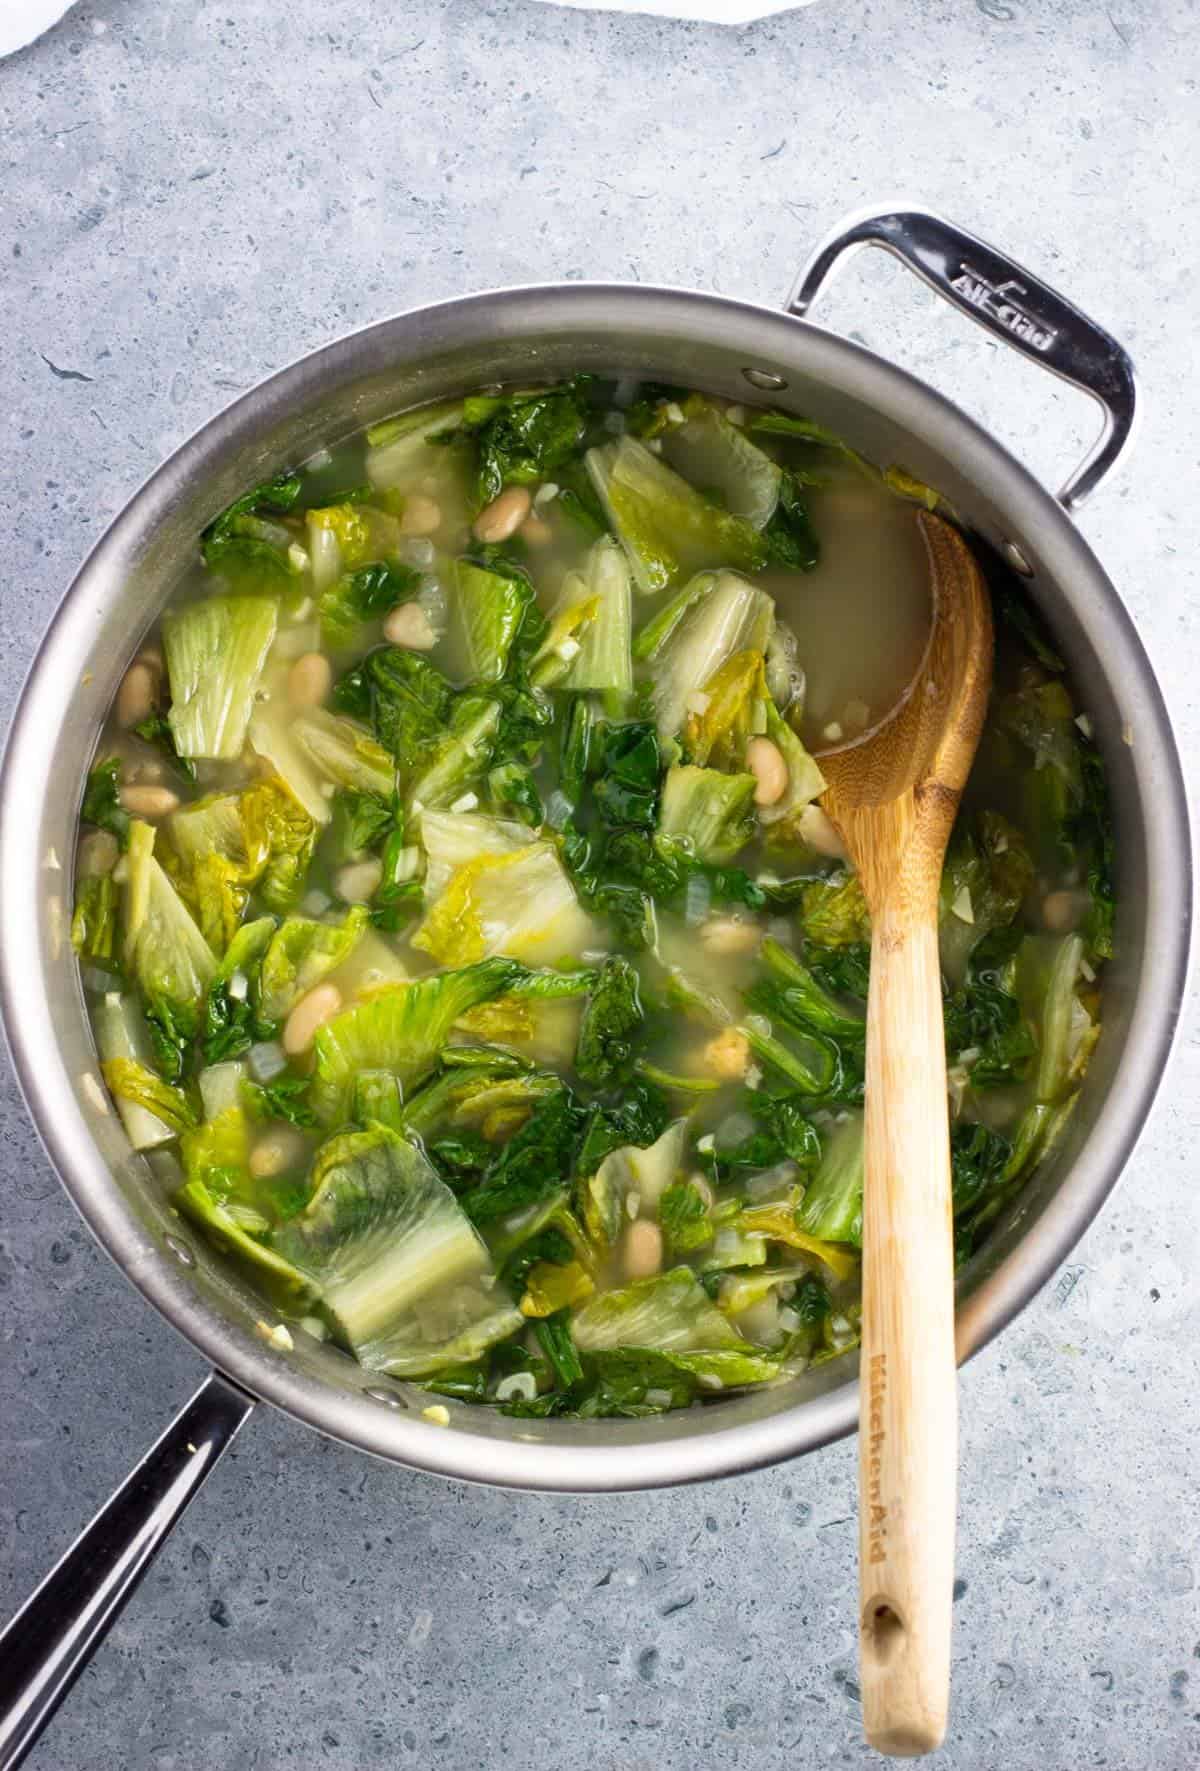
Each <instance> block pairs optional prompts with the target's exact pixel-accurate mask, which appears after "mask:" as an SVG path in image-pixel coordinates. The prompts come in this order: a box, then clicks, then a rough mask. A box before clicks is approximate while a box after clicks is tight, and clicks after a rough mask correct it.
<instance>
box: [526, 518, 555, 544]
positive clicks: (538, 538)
mask: <svg viewBox="0 0 1200 1771" xmlns="http://www.w3.org/2000/svg"><path fill="white" fill-rule="evenodd" d="M521 539H522V541H527V542H528V543H529V545H530V547H548V546H549V544H550V542H552V541H553V540H554V530H553V529H552V528H551V527H550V525H549V523H544V522H543V521H542V519H541V517H539V516H530V517H526V518H525V521H524V522H523V523H522V524H521Z"/></svg>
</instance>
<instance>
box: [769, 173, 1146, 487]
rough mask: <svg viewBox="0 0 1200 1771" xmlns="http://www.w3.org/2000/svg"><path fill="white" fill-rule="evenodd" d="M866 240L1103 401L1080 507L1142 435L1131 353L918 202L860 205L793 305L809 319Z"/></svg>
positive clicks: (1080, 478)
mask: <svg viewBox="0 0 1200 1771" xmlns="http://www.w3.org/2000/svg"><path fill="white" fill-rule="evenodd" d="M864 246H878V247H881V248H882V249H883V251H885V252H890V253H891V254H892V255H893V257H895V258H898V259H899V260H900V262H901V264H903V265H905V266H907V268H908V269H909V270H910V271H914V272H915V273H916V275H917V276H918V277H920V278H921V279H922V280H923V281H924V282H926V283H928V285H929V287H930V288H931V289H934V290H936V292H937V293H938V294H939V295H940V296H941V297H942V298H943V300H945V301H948V302H949V303H950V305H951V306H952V307H956V308H957V309H958V310H959V312H960V313H962V314H965V315H966V316H967V318H968V319H971V320H974V321H975V322H976V324H977V325H980V326H982V327H983V328H984V329H985V330H986V331H988V332H990V333H992V335H993V336H994V337H996V338H999V339H1000V340H1002V341H1003V343H1005V344H1007V345H1011V347H1012V348H1013V350H1016V351H1020V353H1021V355H1022V356H1024V357H1028V358H1029V360H1030V362H1032V363H1037V364H1039V365H1040V367H1041V368H1043V369H1049V370H1050V371H1051V373H1052V374H1054V375H1057V376H1059V377H1060V378H1061V379H1062V380H1063V381H1067V382H1070V384H1071V386H1072V387H1075V388H1078V389H1079V391H1080V393H1085V394H1088V395H1090V397H1091V398H1092V399H1093V400H1095V401H1096V403H1097V405H1098V406H1099V407H1100V410H1101V411H1102V413H1103V414H1104V429H1103V430H1102V431H1101V433H1100V436H1099V438H1098V440H1097V442H1096V443H1095V445H1094V447H1093V448H1092V449H1091V451H1090V452H1089V454H1088V455H1087V457H1086V458H1085V460H1083V461H1082V462H1081V463H1080V465H1079V466H1078V467H1077V468H1076V469H1075V472H1074V473H1073V474H1071V475H1070V476H1069V477H1068V479H1067V480H1066V482H1065V483H1064V485H1063V487H1062V489H1061V491H1060V492H1059V494H1058V497H1059V502H1060V503H1061V504H1062V505H1063V506H1064V508H1065V509H1067V510H1069V511H1074V510H1077V509H1078V508H1079V506H1080V505H1081V504H1082V503H1083V501H1084V499H1085V498H1088V497H1090V496H1091V494H1092V493H1093V492H1094V491H1095V490H1096V487H1097V486H1098V485H1099V484H1100V481H1101V480H1102V479H1103V478H1104V476H1105V474H1107V473H1108V471H1109V470H1110V468H1112V467H1114V466H1115V465H1116V462H1117V457H1118V456H1119V455H1120V454H1121V452H1122V450H1124V448H1125V447H1126V445H1127V444H1128V443H1129V441H1130V438H1131V437H1132V435H1133V427H1134V418H1135V415H1136V410H1137V385H1136V382H1135V379H1134V370H1133V364H1132V363H1131V361H1130V360H1129V354H1128V352H1127V351H1126V350H1125V349H1124V348H1123V347H1122V346H1121V345H1120V344H1118V343H1117V341H1116V339H1115V338H1114V337H1113V336H1112V335H1111V333H1109V332H1106V331H1105V329H1104V327H1103V326H1100V325H1097V323H1096V321H1095V320H1092V319H1089V317H1088V316H1087V314H1085V313H1083V312H1082V311H1081V310H1080V309H1079V308H1077V307H1076V306H1075V305H1074V303H1073V302H1070V301H1068V300H1067V298H1066V297H1065V296H1064V295H1060V294H1059V293H1058V291H1057V290H1055V289H1051V287H1050V285H1049V284H1048V283H1043V282H1042V280H1041V278H1040V277H1035V276H1034V275H1033V273H1032V271H1027V270H1025V269H1024V267H1023V266H1022V265H1019V264H1018V263H1017V262H1016V260H1015V259H1012V258H1009V257H1008V256H1007V255H1006V254H1005V253H1003V252H998V251H997V250H996V248H995V247H994V246H989V245H988V244H987V242H986V241H985V240H980V239H978V238H977V237H976V236H975V235H974V234H969V233H967V231H966V229H965V228H960V227H955V225H954V223H953V222H950V221H946V220H944V219H943V218H942V217H941V216H940V215H934V214H932V213H931V212H930V211H929V210H927V209H918V208H915V207H913V206H911V205H908V204H905V205H904V206H900V205H897V207H896V208H895V209H891V210H885V211H882V212H880V211H879V210H874V209H869V210H860V211H858V212H856V213H855V214H853V215H848V216H847V217H846V218H845V220H844V221H841V222H839V223H838V225H837V227H836V228H834V230H833V232H832V233H831V234H829V235H828V236H827V237H826V238H825V239H824V240H822V242H821V244H820V245H819V246H818V247H817V249H816V251H815V252H814V253H813V255H812V257H811V258H810V259H809V261H808V263H807V264H806V265H805V267H804V269H803V270H802V271H801V273H800V275H799V277H798V278H797V279H796V283H795V286H794V288H793V289H792V292H791V294H790V295H789V296H788V299H787V301H786V302H785V304H784V307H785V311H786V312H787V313H789V314H795V315H797V316H798V317H799V318H801V319H803V318H807V316H808V313H809V310H810V308H811V307H812V304H813V302H814V301H815V300H816V298H817V296H818V294H819V293H820V291H821V290H822V289H823V288H824V287H825V285H826V284H827V283H828V282H829V280H830V278H831V277H832V275H833V273H834V270H835V269H836V268H837V267H838V266H840V265H841V264H842V263H843V262H844V261H845V259H846V258H848V257H849V256H850V255H851V254H852V253H854V252H858V251H860V250H861V248H862V247H864Z"/></svg>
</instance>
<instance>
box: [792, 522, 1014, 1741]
mask: <svg viewBox="0 0 1200 1771" xmlns="http://www.w3.org/2000/svg"><path fill="white" fill-rule="evenodd" d="M917 521H918V523H919V525H920V529H921V533H922V535H923V537H924V540H925V546H926V549H927V552H928V555H929V568H930V578H931V588H932V623H931V627H930V633H929V640H928V644H927V646H926V649H925V653H924V656H923V658H922V660H921V663H920V665H919V667H918V669H917V672H916V675H915V676H914V678H913V680H912V683H911V684H910V686H909V688H908V690H907V691H906V692H905V695H904V697H903V698H902V700H901V701H900V702H899V704H898V705H897V706H896V707H895V709H894V710H893V711H892V713H891V714H889V716H888V717H887V718H886V719H885V720H884V721H883V722H882V723H881V724H880V725H878V726H876V727H874V728H873V729H872V730H871V731H870V732H868V733H866V734H865V735H864V737H862V738H861V739H859V740H858V741H857V742H855V743H852V744H846V745H841V746H839V747H838V748H836V749H833V750H829V751H825V752H823V753H822V755H821V758H820V762H821V768H822V771H823V773H824V775H825V778H826V781H827V782H828V789H827V791H826V792H825V794H824V795H823V796H822V804H823V806H824V808H825V811H826V813H827V814H828V816H829V817H830V818H831V819H832V820H833V822H834V824H835V825H836V826H837V828H838V830H839V832H840V834H841V837H842V840H843V842H844V844H845V847H846V851H847V854H848V855H849V858H850V860H851V862H852V863H853V865H854V867H855V868H856V870H857V872H858V874H859V877H860V879H861V881H862V885H863V890H864V892H865V894H866V899H867V904H868V907H869V909H870V912H871V983H870V993H869V998H868V1004H867V1055H866V1171H865V1183H864V1192H863V1293H862V1310H863V1313H862V1360H861V1380H860V1387H861V1396H862V1401H861V1405H860V1415H859V1502H860V1520H859V1587H860V1604H861V1610H860V1664H861V1675H862V1677H861V1684H862V1699H863V1725H864V1729H865V1732H866V1736H867V1739H868V1741H869V1742H870V1744H871V1745H872V1746H874V1747H875V1748H876V1749H877V1750H878V1751H880V1752H884V1753H891V1754H895V1755H898V1756H904V1757H908V1756H915V1755H917V1754H919V1753H925V1752H931V1751H932V1750H933V1749H934V1748H935V1747H937V1746H938V1745H940V1743H941V1741H942V1739H943V1736H944V1735H945V1731H946V1717H947V1711H948V1708H949V1689H950V1621H951V1602H952V1587H953V1581H954V1518H955V1501H956V1459H957V1397H956V1379H955V1357H954V1254H953V1236H952V1225H951V1201H950V1139H949V1113H948V1107H947V1099H946V1053H945V1034H944V1029H943V1024H942V989H941V969H940V965H939V960H938V886H939V883H940V880H941V873H942V862H943V858H944V856H945V850H946V843H947V841H948V839H949V836H950V831H951V828H952V826H953V824H954V818H955V814H956V812H957V810H958V803H959V798H960V796H961V794H962V790H963V787H964V785H965V783H966V779H967V775H968V773H969V772H970V768H971V764H972V762H973V760H974V757H975V751H976V747H977V746H978V743H979V735H980V732H981V730H982V728H983V721H984V715H985V713H986V711H987V700H988V693H989V690H990V687H991V678H992V619H991V607H990V602H989V598H988V593H987V587H986V585H985V583H984V580H983V574H982V572H981V571H980V569H979V566H978V564H977V562H976V560H975V558H974V556H973V555H972V553H971V551H970V549H969V548H968V546H967V544H966V542H965V541H964V540H963V538H962V536H961V535H960V534H959V533H958V531H957V530H956V529H954V528H952V527H951V526H950V525H949V524H948V523H946V522H944V521H943V520H942V519H941V518H939V517H936V516H931V515H928V514H926V513H922V514H921V515H920V516H918V518H917Z"/></svg>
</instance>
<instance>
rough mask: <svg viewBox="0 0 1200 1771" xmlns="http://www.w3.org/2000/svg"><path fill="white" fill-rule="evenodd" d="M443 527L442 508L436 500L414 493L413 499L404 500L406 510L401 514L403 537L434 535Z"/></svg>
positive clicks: (421, 493) (420, 493)
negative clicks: (436, 530) (435, 531)
mask: <svg viewBox="0 0 1200 1771" xmlns="http://www.w3.org/2000/svg"><path fill="white" fill-rule="evenodd" d="M441 526H442V507H441V505H440V504H439V503H438V502H437V500H436V499H435V498H426V496H425V494H424V493H423V492H414V493H413V495H412V497H411V498H406V499H405V500H404V509H403V510H402V511H401V513H400V533H401V534H402V535H432V534H433V532H434V530H435V529H440V528H441Z"/></svg>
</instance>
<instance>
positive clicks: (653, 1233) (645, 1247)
mask: <svg viewBox="0 0 1200 1771" xmlns="http://www.w3.org/2000/svg"><path fill="white" fill-rule="evenodd" d="M662 1259H663V1234H662V1231H661V1230H660V1229H659V1227H658V1225H657V1224H656V1223H655V1222H654V1220H653V1219H652V1218H635V1219H634V1221H633V1223H632V1224H630V1226H629V1228H628V1229H627V1230H626V1232H625V1237H624V1241H623V1242H622V1245H621V1267H622V1269H623V1271H624V1274H625V1277H626V1279H649V1278H650V1277H651V1275H652V1274H654V1273H657V1272H659V1271H660V1270H661V1268H662Z"/></svg>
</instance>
